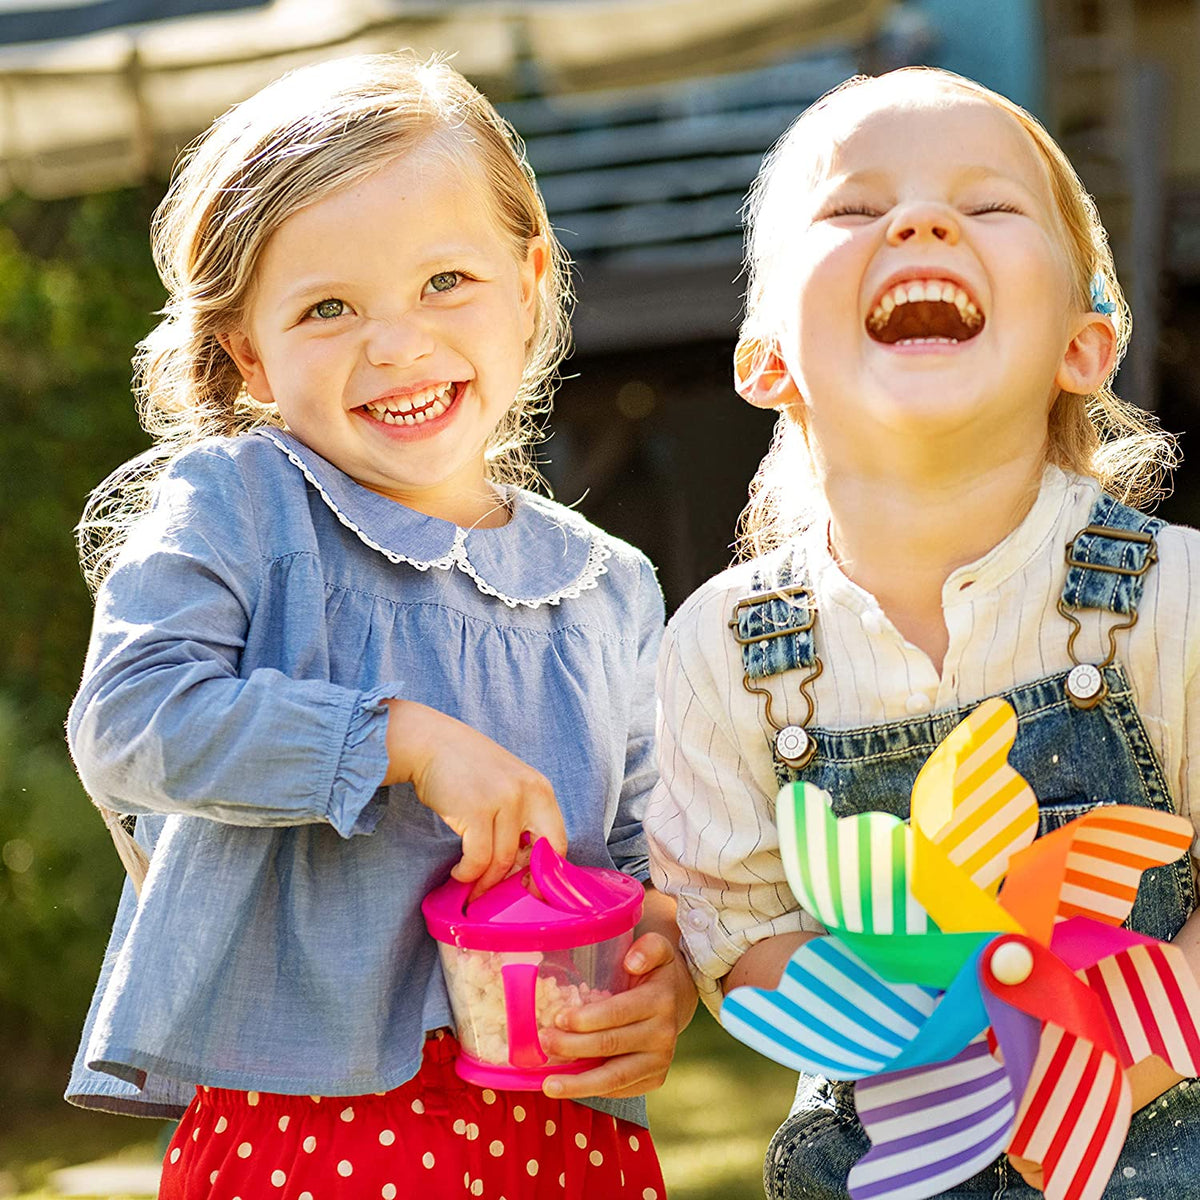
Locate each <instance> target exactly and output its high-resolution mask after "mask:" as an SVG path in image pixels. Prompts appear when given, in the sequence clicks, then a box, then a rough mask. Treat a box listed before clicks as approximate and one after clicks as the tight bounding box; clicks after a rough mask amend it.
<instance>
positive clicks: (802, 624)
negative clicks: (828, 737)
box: [729, 555, 824, 783]
mask: <svg viewBox="0 0 1200 1200" xmlns="http://www.w3.org/2000/svg"><path fill="white" fill-rule="evenodd" d="M792 563H793V559H792V557H791V556H790V555H789V556H788V557H787V558H785V559H783V560H782V562H781V564H780V565H779V566H778V567H777V568H776V569H775V570H774V571H772V572H771V573H770V575H769V576H768V575H767V574H765V573H764V572H763V571H762V570H761V569H760V570H758V571H756V572H755V573H754V577H753V579H752V586H753V588H754V591H753V593H752V594H751V595H749V596H745V597H743V598H742V599H741V600H739V601H738V602H737V603H736V604H735V605H734V606H733V615H732V616H731V617H730V620H729V628H730V629H731V630H732V631H733V638H734V640H735V641H736V642H737V644H738V645H739V646H740V647H741V649H742V667H743V670H744V674H743V676H742V686H743V687H744V688H745V689H746V691H748V692H750V693H751V695H755V696H762V697H763V699H764V700H765V701H766V706H765V709H764V715H765V717H766V720H767V724H768V725H770V726H771V728H772V729H773V730H774V731H775V732H774V738H773V739H772V746H771V749H772V754H773V756H774V759H775V770H776V774H777V775H779V778H780V782H781V783H782V782H783V781H784V779H785V777H786V772H787V771H788V770H789V769H791V770H798V769H799V768H801V767H803V766H804V765H805V764H807V763H808V762H809V761H810V760H811V759H812V756H813V754H814V753H815V750H816V744H815V743H814V742H813V740H812V738H811V737H810V736H809V734H808V731H807V730H806V729H805V726H806V725H807V724H808V722H809V721H811V720H812V715H813V707H814V706H813V698H812V694H811V693H810V692H809V690H808V689H809V685H810V684H811V683H812V681H813V680H814V679H816V678H817V676H818V675H820V674H821V671H822V670H823V669H824V668H823V666H822V663H821V660H820V658H819V657H818V655H817V652H816V648H815V647H814V645H813V636H812V631H813V625H814V624H815V623H816V620H817V610H816V605H815V604H814V602H813V594H812V588H811V587H810V585H809V580H808V573H807V571H802V572H801V573H800V574H797V573H796V572H795V571H794V569H793V565H792ZM795 670H802V671H804V672H805V674H804V676H803V677H802V678H801V679H800V683H799V687H800V694H801V695H802V696H803V697H804V699H805V701H806V702H807V704H808V711H807V713H806V714H805V716H804V719H803V721H802V722H801V723H800V724H799V725H780V724H779V722H778V721H777V720H776V719H775V716H774V714H773V713H772V711H771V702H772V697H771V693H770V692H769V691H768V690H767V689H766V688H764V687H759V686H757V682H758V681H759V680H762V679H767V678H769V677H770V676H772V675H780V674H782V673H783V672H784V671H795Z"/></svg>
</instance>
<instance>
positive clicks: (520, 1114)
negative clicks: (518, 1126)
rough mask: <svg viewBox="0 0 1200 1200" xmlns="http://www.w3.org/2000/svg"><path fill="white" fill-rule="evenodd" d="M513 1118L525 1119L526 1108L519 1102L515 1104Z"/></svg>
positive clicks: (517, 1119) (516, 1119) (515, 1119)
mask: <svg viewBox="0 0 1200 1200" xmlns="http://www.w3.org/2000/svg"><path fill="white" fill-rule="evenodd" d="M513 1120H514V1121H523V1120H525V1110H524V1109H523V1108H522V1107H521V1106H520V1105H519V1104H515V1105H513Z"/></svg>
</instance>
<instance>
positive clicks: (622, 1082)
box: [542, 1054, 670, 1099]
mask: <svg viewBox="0 0 1200 1200" xmlns="http://www.w3.org/2000/svg"><path fill="white" fill-rule="evenodd" d="M669 1065H670V1059H663V1058H661V1057H660V1056H658V1055H652V1054H622V1055H621V1056H620V1057H619V1058H613V1059H610V1060H609V1061H608V1062H605V1063H602V1064H601V1065H600V1066H598V1067H593V1068H592V1070H590V1071H581V1072H580V1073H579V1074H578V1075H551V1076H548V1077H547V1079H546V1080H545V1082H544V1083H543V1084H542V1090H543V1091H544V1092H545V1093H546V1095H548V1096H554V1097H556V1098H561V1099H574V1098H575V1097H578V1096H610V1097H614V1098H615V1097H619V1096H641V1095H644V1094H645V1093H646V1092H650V1091H653V1090H654V1089H655V1088H657V1087H661V1086H662V1083H663V1080H664V1079H666V1077H667V1067H668V1066H669Z"/></svg>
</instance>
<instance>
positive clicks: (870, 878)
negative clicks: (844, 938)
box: [775, 783, 929, 934]
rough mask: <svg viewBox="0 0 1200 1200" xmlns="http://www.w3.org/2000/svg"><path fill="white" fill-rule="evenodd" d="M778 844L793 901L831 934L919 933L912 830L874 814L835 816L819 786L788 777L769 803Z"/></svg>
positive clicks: (922, 920)
mask: <svg viewBox="0 0 1200 1200" xmlns="http://www.w3.org/2000/svg"><path fill="white" fill-rule="evenodd" d="M775 813H776V823H777V825H778V827H779V847H780V851H781V853H782V855H783V867H784V871H785V873H786V874H787V878H788V883H790V884H791V887H792V892H793V894H794V895H795V897H796V899H797V900H799V901H800V904H801V905H802V906H803V907H804V908H805V909H807V910H808V911H809V912H810V913H812V915H813V916H814V917H816V918H817V920H819V921H820V922H821V923H822V924H823V925H824V926H825V928H826V929H828V930H829V931H830V932H831V933H833V932H836V931H838V930H843V929H844V930H849V931H851V932H853V933H886V934H891V933H923V932H925V930H927V929H928V928H929V918H928V916H927V915H926V913H925V910H924V909H923V908H922V907H921V906H920V905H919V904H917V902H916V901H915V900H914V899H913V895H912V890H911V888H910V887H909V871H910V863H911V861H912V853H911V847H912V835H911V831H910V830H909V828H908V826H907V825H905V823H904V822H903V821H901V820H899V819H898V818H896V817H893V816H891V815H889V814H887V813H881V812H866V813H858V814H856V815H854V816H849V817H842V818H841V820H837V819H835V817H834V816H833V814H832V813H831V812H830V798H829V795H828V794H827V793H826V792H823V791H821V789H820V788H817V787H814V786H813V785H812V784H809V783H791V784H788V785H787V786H786V787H784V788H782V789H781V790H780V792H779V796H778V797H777V799H776V801H775Z"/></svg>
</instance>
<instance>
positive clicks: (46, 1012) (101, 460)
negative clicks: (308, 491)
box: [0, 189, 164, 1061]
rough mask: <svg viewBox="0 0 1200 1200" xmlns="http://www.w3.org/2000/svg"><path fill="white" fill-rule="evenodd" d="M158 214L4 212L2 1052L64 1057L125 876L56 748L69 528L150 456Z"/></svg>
mask: <svg viewBox="0 0 1200 1200" xmlns="http://www.w3.org/2000/svg"><path fill="white" fill-rule="evenodd" d="M157 200H158V195H157V193H156V192H155V191H154V190H153V189H141V190H134V191H123V192H114V193H108V194H104V195H95V196H87V197H83V198H80V199H73V200H64V201H61V202H56V203H51V204H47V203H44V202H38V203H35V202H33V201H30V200H28V199H25V198H23V197H19V196H16V197H11V198H9V199H8V200H6V201H5V202H4V203H3V204H0V419H2V420H3V427H4V430H5V436H4V437H3V438H2V439H0V515H2V518H3V519H2V520H0V561H2V562H3V563H4V565H5V572H6V576H7V579H6V584H7V586H6V587H5V588H4V589H2V590H0V628H2V629H3V630H4V631H5V636H4V637H3V638H0V912H2V914H3V918H2V919H0V1053H6V1054H7V1052H9V1051H12V1050H15V1049H16V1048H17V1045H18V1044H19V1045H20V1048H21V1050H22V1052H23V1053H24V1054H27V1053H30V1052H34V1053H36V1052H39V1051H40V1052H44V1053H51V1054H61V1053H62V1052H63V1051H65V1050H69V1049H70V1048H71V1047H72V1046H73V1044H74V1040H75V1038H76V1036H77V1034H78V1029H79V1025H80V1023H81V1020H82V1016H83V1012H84V1009H85V1008H86V1004H87V999H88V996H89V995H90V992H91V988H92V985H93V983H94V981H95V976H96V971H97V968H98V966H99V962H100V958H101V955H102V953H103V950H104V944H105V940H106V938H107V934H108V928H109V924H110V922H111V918H112V913H113V910H114V908H115V906H116V900H117V895H118V888H119V882H120V868H119V865H118V864H117V862H116V858H115V856H114V854H113V852H112V849H111V846H110V843H109V839H108V834H107V832H106V831H105V829H104V826H103V824H102V823H101V822H100V820H99V818H98V817H95V816H94V815H93V814H92V813H91V812H90V811H89V808H90V806H89V803H88V800H87V797H86V796H85V795H84V793H83V790H82V788H81V787H80V785H79V782H78V780H77V779H76V778H75V773H74V771H73V769H72V767H71V763H70V759H69V756H68V754H67V748H66V745H65V742H64V739H63V735H62V723H63V719H64V717H65V715H66V709H67V705H68V703H69V702H70V698H71V696H72V694H73V693H74V690H75V687H76V685H77V683H78V680H79V673H80V668H81V666H82V662H83V654H84V649H85V647H86V643H87V633H88V626H89V623H90V620H91V604H90V600H89V597H88V594H87V590H86V588H85V587H84V584H83V580H82V577H81V576H80V573H79V569H78V565H77V563H76V558H75V547H74V539H73V536H72V529H73V528H74V525H75V522H76V520H77V519H78V517H79V513H80V510H81V508H82V506H83V501H84V498H85V496H86V494H87V492H88V491H89V489H91V488H92V487H93V486H95V484H96V483H98V482H99V481H100V479H102V478H103V477H104V476H105V475H106V474H107V473H108V472H109V471H110V470H112V469H113V468H114V467H115V466H116V465H117V464H118V463H120V462H122V461H123V460H124V459H126V458H128V457H130V456H131V455H133V454H135V453H137V451H139V450H140V449H142V448H143V447H144V446H145V445H146V444H147V438H146V436H145V435H144V434H143V433H142V431H141V430H140V429H139V427H138V424H137V420H136V417H135V415H134V409H133V402H132V399H131V397H130V391H129V376H130V366H129V364H130V358H131V355H132V352H133V348H134V345H135V343H136V342H137V341H138V340H139V339H140V338H142V337H143V336H145V334H146V333H147V332H148V331H149V329H150V328H151V326H152V325H153V324H154V321H155V317H154V313H155V310H157V309H158V308H159V307H161V305H162V303H163V295H164V293H163V290H162V287H161V285H160V284H159V282H158V278H157V276H156V274H155V272H154V268H153V265H152V263H151V260H150V250H149V239H148V236H147V230H148V228H149V220H150V214H151V212H152V210H153V207H154V204H155V203H156V202H157ZM10 1061H11V1059H10Z"/></svg>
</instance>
